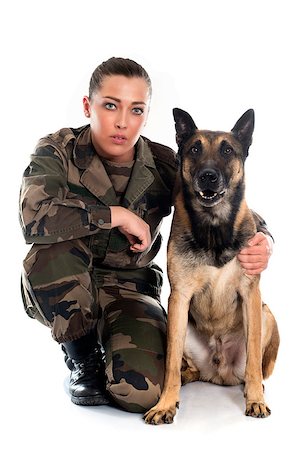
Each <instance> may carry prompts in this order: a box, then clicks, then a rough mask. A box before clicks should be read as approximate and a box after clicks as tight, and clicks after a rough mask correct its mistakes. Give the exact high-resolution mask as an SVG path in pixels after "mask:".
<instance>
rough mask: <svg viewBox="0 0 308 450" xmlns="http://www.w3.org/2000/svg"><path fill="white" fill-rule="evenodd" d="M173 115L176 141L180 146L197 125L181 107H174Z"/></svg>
mask: <svg viewBox="0 0 308 450" xmlns="http://www.w3.org/2000/svg"><path fill="white" fill-rule="evenodd" d="M173 117H174V120H175V130H176V143H177V144H178V145H179V146H180V145H181V144H182V143H183V142H184V141H186V140H187V139H188V138H189V137H190V136H192V135H193V134H194V132H195V131H196V130H197V127H196V124H195V122H194V121H193V119H192V118H191V116H190V115H189V114H188V113H187V112H186V111H183V110H182V109H179V108H174V109H173Z"/></svg>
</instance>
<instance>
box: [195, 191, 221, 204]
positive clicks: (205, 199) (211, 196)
mask: <svg viewBox="0 0 308 450" xmlns="http://www.w3.org/2000/svg"><path fill="white" fill-rule="evenodd" d="M224 194H225V191H224V190H223V191H221V192H215V191H212V190H210V189H206V190H205V191H197V195H198V198H199V200H200V201H201V202H202V203H203V204H204V205H205V206H214V205H217V203H219V202H220V200H222V198H223V196H224Z"/></svg>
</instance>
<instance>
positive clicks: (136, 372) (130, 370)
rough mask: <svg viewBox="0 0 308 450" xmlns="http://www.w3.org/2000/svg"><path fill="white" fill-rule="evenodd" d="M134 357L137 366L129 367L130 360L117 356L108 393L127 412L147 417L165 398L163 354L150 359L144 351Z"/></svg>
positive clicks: (112, 368)
mask: <svg viewBox="0 0 308 450" xmlns="http://www.w3.org/2000/svg"><path fill="white" fill-rule="evenodd" d="M132 353H134V362H135V364H128V360H126V361H124V360H123V359H122V357H120V355H115V356H114V358H113V362H112V367H110V366H109V367H107V379H108V381H107V390H108V392H109V394H110V396H111V397H112V399H113V400H114V401H115V403H116V404H118V405H119V406H121V407H122V408H123V409H125V410H126V411H129V412H137V413H144V412H146V411H147V410H148V409H150V408H151V407H152V406H154V405H155V404H156V403H157V402H158V400H159V397H160V395H161V392H162V388H163V382H164V369H165V363H164V357H163V355H161V354H159V355H156V356H154V355H153V354H151V355H149V354H148V352H144V351H142V350H139V351H138V352H136V351H134V352H132ZM136 353H138V355H136ZM145 353H146V354H145ZM122 356H123V355H122ZM138 356H139V357H138ZM150 358H151V361H150V360H149V359H150ZM145 361H146V364H145ZM130 362H132V361H130ZM142 362H143V364H142Z"/></svg>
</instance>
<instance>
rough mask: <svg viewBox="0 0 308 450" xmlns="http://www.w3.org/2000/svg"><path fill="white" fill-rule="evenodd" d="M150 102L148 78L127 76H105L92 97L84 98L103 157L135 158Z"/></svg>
mask: <svg viewBox="0 0 308 450" xmlns="http://www.w3.org/2000/svg"><path fill="white" fill-rule="evenodd" d="M149 103H150V94H149V87H148V85H147V83H146V81H145V80H144V79H143V78H137V77H134V78H127V77H125V76H123V75H111V76H108V77H105V78H104V80H103V83H102V85H101V87H100V89H99V90H98V91H96V92H95V93H94V94H93V96H92V98H91V100H89V98H88V97H84V99H83V105H84V112H85V115H86V117H90V127H91V136H92V142H93V145H94V147H95V150H96V151H97V153H98V154H99V155H100V156H102V157H103V158H106V159H108V160H110V161H115V162H126V161H132V160H133V159H134V145H135V144H136V142H137V140H138V138H139V136H140V133H141V130H142V129H143V127H144V126H145V123H146V119H147V116H148V112H149Z"/></svg>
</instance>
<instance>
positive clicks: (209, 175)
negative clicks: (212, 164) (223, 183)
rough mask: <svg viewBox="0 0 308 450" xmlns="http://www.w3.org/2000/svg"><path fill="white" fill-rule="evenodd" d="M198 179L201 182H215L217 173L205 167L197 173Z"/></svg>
mask: <svg viewBox="0 0 308 450" xmlns="http://www.w3.org/2000/svg"><path fill="white" fill-rule="evenodd" d="M199 179H200V181H202V183H204V182H207V183H208V182H210V183H216V181H217V180H218V174H217V172H216V170H214V169H206V170H204V171H203V172H202V173H201V174H200V175H199Z"/></svg>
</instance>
